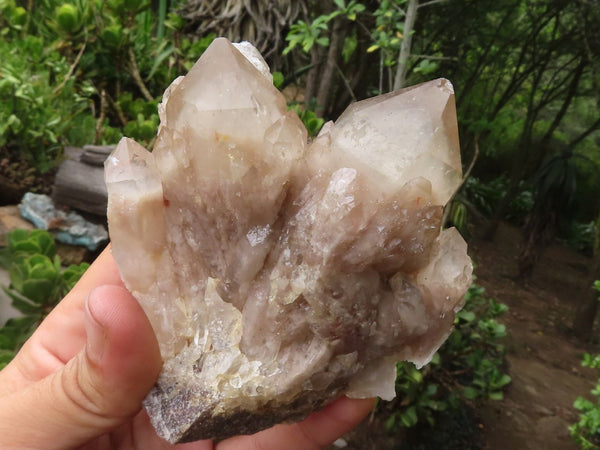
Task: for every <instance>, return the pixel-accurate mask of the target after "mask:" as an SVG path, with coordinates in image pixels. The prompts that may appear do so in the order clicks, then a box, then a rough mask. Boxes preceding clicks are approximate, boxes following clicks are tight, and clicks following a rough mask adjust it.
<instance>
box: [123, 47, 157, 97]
mask: <svg viewBox="0 0 600 450" xmlns="http://www.w3.org/2000/svg"><path fill="white" fill-rule="evenodd" d="M129 65H130V73H131V76H132V77H133V81H135V84H137V86H138V87H139V88H140V91H141V92H142V95H143V96H144V98H145V99H146V100H148V101H149V102H151V101H153V100H154V97H152V94H150V91H149V90H148V88H147V87H146V85H145V84H144V80H142V76H141V75H140V70H139V69H138V65H137V61H136V60H135V54H134V53H133V49H132V48H129Z"/></svg>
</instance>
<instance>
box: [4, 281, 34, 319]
mask: <svg viewBox="0 0 600 450" xmlns="http://www.w3.org/2000/svg"><path fill="white" fill-rule="evenodd" d="M2 290H3V291H4V292H6V294H7V295H8V296H9V297H10V298H11V299H12V306H14V307H15V308H16V309H18V310H19V311H20V312H22V313H23V314H39V313H40V312H41V311H42V306H41V305H36V304H34V303H33V302H32V301H31V300H30V299H28V298H27V297H25V296H23V295H21V294H20V293H19V292H17V291H15V290H13V289H7V288H5V287H4V286H2Z"/></svg>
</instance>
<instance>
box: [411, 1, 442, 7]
mask: <svg viewBox="0 0 600 450" xmlns="http://www.w3.org/2000/svg"><path fill="white" fill-rule="evenodd" d="M447 1H448V0H431V1H430V2H425V3H422V4H420V5H418V6H417V8H423V7H424V6H430V5H435V4H436V3H442V2H447Z"/></svg>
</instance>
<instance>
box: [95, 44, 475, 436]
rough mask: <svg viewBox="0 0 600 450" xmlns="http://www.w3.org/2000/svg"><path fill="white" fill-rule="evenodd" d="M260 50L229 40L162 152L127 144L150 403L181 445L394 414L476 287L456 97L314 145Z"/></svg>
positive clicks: (168, 111)
mask: <svg viewBox="0 0 600 450" xmlns="http://www.w3.org/2000/svg"><path fill="white" fill-rule="evenodd" d="M242 50H243V52H244V54H242V53H240V52H239V51H238V50H237V49H236V48H235V47H234V46H233V45H232V44H231V43H229V42H228V41H227V40H225V39H222V38H221V39H217V40H215V41H214V42H213V44H212V45H211V46H210V47H209V48H208V49H207V50H206V52H205V53H204V54H203V56H202V57H201V58H200V59H199V60H198V62H197V63H196V65H195V66H194V67H193V68H192V69H191V71H190V72H189V73H188V75H187V76H185V77H180V78H178V79H177V80H175V81H174V82H173V84H172V85H171V86H170V87H169V89H167V91H166V92H165V96H164V97H163V103H162V104H161V105H160V106H159V114H160V118H161V124H160V127H159V133H158V136H157V140H156V143H155V150H154V152H153V153H149V152H147V151H146V150H145V149H143V148H142V147H140V146H139V145H137V144H135V143H134V142H133V141H131V140H128V139H124V140H123V141H121V143H120V144H119V146H118V148H117V149H116V150H115V153H114V154H113V155H112V156H111V158H109V160H108V161H107V163H106V181H107V185H108V192H109V209H108V217H109V228H110V234H111V238H112V242H113V254H114V256H115V259H116V261H117V264H118V265H119V269H120V271H121V275H122V277H123V280H124V281H125V284H126V286H127V287H128V288H129V289H130V290H131V292H132V293H133V294H134V295H135V297H136V298H137V299H138V300H139V302H140V304H141V305H142V307H143V308H144V310H145V311H146V313H147V315H148V317H149V319H150V321H151V323H152V326H153V328H154V330H155V332H156V334H157V337H158V340H159V343H160V350H161V355H162V357H163V359H164V366H163V370H162V372H161V374H160V376H159V379H158V381H157V384H156V386H155V388H154V389H153V391H152V392H151V393H150V394H149V395H148V397H147V398H146V400H145V403H144V404H145V407H146V409H147V411H148V414H149V416H150V420H151V421H152V423H153V425H154V426H155V428H156V429H157V431H158V433H159V434H160V435H161V436H163V437H164V438H165V439H166V440H168V441H170V442H172V443H175V442H187V441H192V440H196V439H207V438H215V439H222V438H225V437H227V436H231V435H236V434H248V433H253V432H256V431H258V430H261V429H263V428H266V427H269V426H271V425H274V424H275V423H279V422H282V421H293V420H298V419H301V418H303V417H305V416H306V415H308V414H309V413H310V412H312V411H313V410H315V409H317V408H320V407H321V406H323V405H324V404H326V403H327V402H329V401H330V400H332V399H333V398H335V397H337V396H339V395H341V394H344V393H345V394H346V395H349V396H351V397H369V396H376V395H379V396H381V397H382V398H386V399H390V398H392V397H393V396H394V395H395V392H394V380H395V364H396V362H397V361H400V360H409V361H413V362H415V363H416V364H417V365H423V364H426V363H427V362H428V361H429V359H430V358H431V356H432V355H433V353H434V352H435V351H436V350H437V349H438V347H439V346H440V345H441V343H442V342H443V341H444V339H445V338H446V337H447V335H448V334H449V332H450V330H451V327H452V323H453V320H454V313H455V311H457V310H458V309H459V308H460V306H461V304H462V296H463V294H464V291H465V290H466V288H467V287H468V285H469V284H470V281H471V271H472V266H471V261H470V259H469V257H468V256H467V253H466V244H465V243H464V241H463V240H462V238H461V237H460V235H459V234H458V233H457V232H456V231H455V230H453V229H451V230H445V231H442V232H441V233H440V225H441V218H442V208H443V205H444V203H445V202H447V201H448V199H449V198H450V196H451V194H452V192H453V191H454V190H455V189H456V187H457V186H458V183H459V181H460V177H461V166H460V155H459V147H458V133H457V125H456V114H455V109H454V95H453V91H452V86H451V84H450V83H449V82H448V81H447V80H435V81H431V82H429V83H424V84H422V85H419V86H415V87H413V88H408V89H405V90H402V91H397V92H393V93H391V94H388V95H384V96H380V97H375V98H373V99H369V100H365V101H362V102H358V103H355V104H353V105H352V106H351V107H350V108H348V110H347V111H346V112H345V113H344V114H343V115H342V116H341V117H340V119H339V120H338V121H337V122H336V123H335V124H331V123H329V124H327V125H326V126H325V127H324V128H323V130H322V131H321V133H320V135H319V136H318V138H317V139H315V140H314V141H313V143H312V144H311V145H310V146H309V145H307V137H306V130H305V129H304V126H303V125H302V123H301V122H300V120H299V119H298V117H297V116H296V115H295V113H293V112H287V111H286V105H285V100H284V99H283V97H282V95H281V94H280V93H279V92H278V91H277V90H276V89H275V88H274V87H273V85H272V82H271V80H270V79H269V78H268V77H267V76H265V75H266V74H267V73H268V68H266V65H265V64H264V61H263V60H262V58H260V57H258V56H257V55H256V53H255V52H253V51H251V49H248V48H247V45H245V46H243V47H242ZM244 55H250V58H251V60H252V62H250V61H249V60H247V59H246V57H245V56H244Z"/></svg>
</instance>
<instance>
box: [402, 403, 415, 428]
mask: <svg viewBox="0 0 600 450" xmlns="http://www.w3.org/2000/svg"><path fill="white" fill-rule="evenodd" d="M418 421H419V419H418V417H417V409H416V408H415V407H414V406H409V407H408V408H406V409H405V410H404V411H402V412H401V413H400V422H402V425H403V426H404V427H406V428H410V427H413V426H415V425H416V424H417V422H418Z"/></svg>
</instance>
